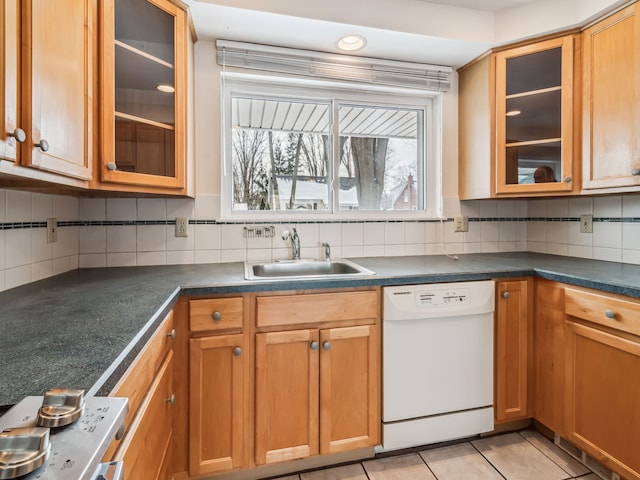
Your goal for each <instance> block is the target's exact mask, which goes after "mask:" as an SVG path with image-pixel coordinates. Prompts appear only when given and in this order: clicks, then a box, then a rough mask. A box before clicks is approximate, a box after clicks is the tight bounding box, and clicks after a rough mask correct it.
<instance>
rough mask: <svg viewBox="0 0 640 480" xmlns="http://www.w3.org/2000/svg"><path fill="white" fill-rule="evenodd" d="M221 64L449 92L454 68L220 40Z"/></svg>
mask: <svg viewBox="0 0 640 480" xmlns="http://www.w3.org/2000/svg"><path fill="white" fill-rule="evenodd" d="M216 46H217V50H218V64H220V65H223V66H225V67H240V68H250V69H253V70H263V71H268V72H278V73H288V74H294V75H305V76H309V77H319V78H327V79H332V80H348V81H357V82H362V83H371V84H374V85H390V86H395V87H405V88H415V89H420V90H430V91H437V92H446V91H448V90H449V88H450V87H451V84H450V81H449V75H450V74H451V71H452V68H451V67H447V66H442V65H428V64H422V63H410V62H401V61H395V60H383V59H377V58H367V57H356V56H351V55H339V54H331V53H323V52H313V51H309V50H298V49H294V48H283V47H272V46H268V45H258V44H253V43H244V42H234V41H229V40H218V41H217V42H216Z"/></svg>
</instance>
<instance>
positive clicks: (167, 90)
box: [156, 85, 176, 93]
mask: <svg viewBox="0 0 640 480" xmlns="http://www.w3.org/2000/svg"><path fill="white" fill-rule="evenodd" d="M156 88H157V89H158V90H160V91H161V92H163V93H173V92H175V91H176V89H175V88H173V87H172V86H171V85H158V86H157V87H156Z"/></svg>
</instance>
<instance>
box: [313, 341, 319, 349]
mask: <svg viewBox="0 0 640 480" xmlns="http://www.w3.org/2000/svg"><path fill="white" fill-rule="evenodd" d="M319 346H320V345H319V344H318V342H311V350H317V349H318V347H319Z"/></svg>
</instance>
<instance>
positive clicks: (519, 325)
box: [495, 279, 533, 423]
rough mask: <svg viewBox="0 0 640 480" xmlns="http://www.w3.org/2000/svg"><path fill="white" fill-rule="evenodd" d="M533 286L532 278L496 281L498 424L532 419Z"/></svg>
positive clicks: (496, 393) (496, 407)
mask: <svg viewBox="0 0 640 480" xmlns="http://www.w3.org/2000/svg"><path fill="white" fill-rule="evenodd" d="M532 286H533V280H532V279H522V280H504V281H502V280H501V281H497V282H496V314H495V319H496V325H495V337H496V344H495V371H496V374H495V379H496V385H495V420H496V423H500V422H506V421H512V420H519V419H523V418H528V417H530V416H531V407H530V401H529V395H530V391H531V389H530V382H531V378H532V373H531V365H532V354H533V344H532V339H533V335H532V322H531V320H530V319H531V317H532V311H533V310H532V305H533V303H532V301H531V295H532V292H533V288H532Z"/></svg>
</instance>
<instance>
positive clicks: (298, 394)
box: [255, 329, 320, 465]
mask: <svg viewBox="0 0 640 480" xmlns="http://www.w3.org/2000/svg"><path fill="white" fill-rule="evenodd" d="M319 348H320V346H319V342H318V330H309V329H306V330H292V331H285V332H269V333H258V334H257V335H256V407H255V408H256V447H255V449H256V455H255V462H256V464H257V465H264V464H267V463H274V462H281V461H285V460H294V459H297V458H304V457H309V456H312V455H317V454H318V451H319V449H318V442H319V436H318V428H319V424H318V403H319V396H318V391H319V383H318V381H319V374H320V371H319V368H318V367H319V361H320V356H319Z"/></svg>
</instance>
